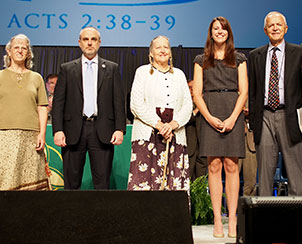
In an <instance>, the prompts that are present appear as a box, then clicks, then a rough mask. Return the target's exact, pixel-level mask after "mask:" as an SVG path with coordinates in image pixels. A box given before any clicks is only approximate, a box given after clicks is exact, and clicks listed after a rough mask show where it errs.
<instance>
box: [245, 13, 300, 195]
mask: <svg viewBox="0 0 302 244" xmlns="http://www.w3.org/2000/svg"><path fill="white" fill-rule="evenodd" d="M264 22H265V23H264V32H265V34H266V35H267V36H268V37H269V40H270V43H269V45H266V46H263V47H260V48H257V49H255V50H253V51H251V53H250V56H249V63H248V69H249V112H250V114H249V116H250V126H251V129H252V130H253V132H254V142H255V144H256V154H257V160H258V166H259V167H258V170H259V175H258V176H259V195H261V196H267V195H272V191H273V183H274V175H275V170H276V167H277V160H278V152H279V151H281V153H282V156H283V159H284V163H285V167H286V171H287V176H288V180H289V194H290V195H302V177H301V176H302V143H301V141H302V134H301V131H300V129H299V125H298V119H297V109H298V108H300V107H301V106H302V47H301V46H298V45H294V44H290V43H287V42H285V41H284V35H285V34H286V32H287V29H288V27H287V24H286V18H285V17H284V16H283V15H282V14H281V13H279V12H270V13H268V14H267V16H266V17H265V21H264Z"/></svg>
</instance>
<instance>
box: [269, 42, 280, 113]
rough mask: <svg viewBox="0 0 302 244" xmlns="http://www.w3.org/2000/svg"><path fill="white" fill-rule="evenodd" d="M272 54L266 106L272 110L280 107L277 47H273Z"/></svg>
mask: <svg viewBox="0 0 302 244" xmlns="http://www.w3.org/2000/svg"><path fill="white" fill-rule="evenodd" d="M273 50H274V52H273V56H272V61H271V72H270V77H269V88H268V102H267V105H268V106H269V107H270V108H271V109H272V110H274V111H275V110H276V108H277V107H278V106H279V105H280V99H279V76H278V59H277V55H276V51H277V50H278V48H277V47H274V49H273Z"/></svg>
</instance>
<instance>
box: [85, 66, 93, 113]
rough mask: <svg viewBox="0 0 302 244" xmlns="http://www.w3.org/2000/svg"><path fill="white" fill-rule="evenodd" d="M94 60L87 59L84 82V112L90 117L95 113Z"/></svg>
mask: <svg viewBox="0 0 302 244" xmlns="http://www.w3.org/2000/svg"><path fill="white" fill-rule="evenodd" d="M93 63H94V62H93V61H87V62H86V64H87V69H86V79H85V81H84V82H85V84H84V109H83V110H84V114H85V115H86V116H87V117H90V116H91V115H93V113H94V106H95V105H94V79H93V69H92V64H93Z"/></svg>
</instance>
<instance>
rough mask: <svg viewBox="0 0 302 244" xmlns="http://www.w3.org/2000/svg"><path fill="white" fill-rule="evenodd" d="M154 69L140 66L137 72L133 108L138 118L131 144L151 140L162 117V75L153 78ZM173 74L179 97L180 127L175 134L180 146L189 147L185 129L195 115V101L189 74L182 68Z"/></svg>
mask: <svg viewBox="0 0 302 244" xmlns="http://www.w3.org/2000/svg"><path fill="white" fill-rule="evenodd" d="M150 69H151V65H143V66H140V67H139V68H138V69H137V70H136V72H135V77H134V81H133V84H132V89H131V99H130V108H131V112H132V113H133V115H134V121H133V128H132V138H131V141H137V140H146V141H149V140H150V136H151V133H152V131H153V130H154V128H155V126H156V124H157V122H158V121H159V120H160V117H159V116H158V115H157V114H156V104H157V97H156V95H155V94H156V93H158V89H159V88H158V87H159V82H161V78H162V73H160V72H159V71H157V70H155V69H154V72H153V74H150ZM173 71H174V72H173V73H169V74H168V75H169V79H172V82H171V86H172V90H171V91H172V93H173V95H175V97H176V103H175V107H174V108H173V109H174V111H173V120H175V121H176V122H177V123H178V124H179V127H178V128H177V129H176V130H175V131H174V134H175V137H176V143H177V144H180V145H183V146H186V145H187V143H186V133H185V127H184V126H185V125H186V123H187V122H188V121H189V119H190V116H191V113H192V107H193V106H192V98H191V95H190V91H189V87H188V85H187V80H186V77H185V74H184V73H183V71H182V70H180V69H178V68H173Z"/></svg>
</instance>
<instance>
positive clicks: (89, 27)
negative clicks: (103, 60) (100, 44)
mask: <svg viewBox="0 0 302 244" xmlns="http://www.w3.org/2000/svg"><path fill="white" fill-rule="evenodd" d="M86 29H93V30H95V31H96V32H97V33H98V36H99V39H100V40H101V33H100V32H99V30H98V29H97V28H94V27H92V26H88V27H85V28H83V29H82V30H81V31H80V35H79V40H81V38H82V34H83V31H84V30H86Z"/></svg>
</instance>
